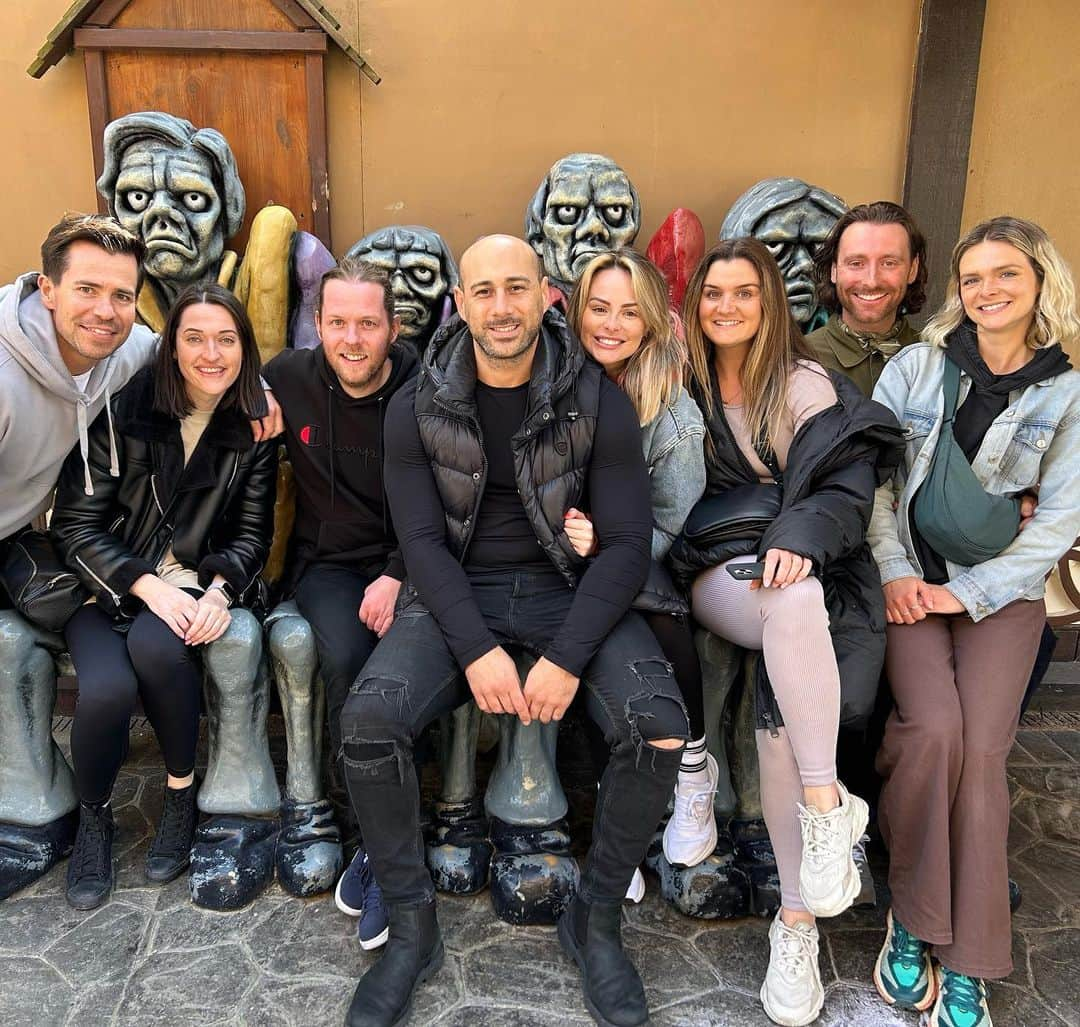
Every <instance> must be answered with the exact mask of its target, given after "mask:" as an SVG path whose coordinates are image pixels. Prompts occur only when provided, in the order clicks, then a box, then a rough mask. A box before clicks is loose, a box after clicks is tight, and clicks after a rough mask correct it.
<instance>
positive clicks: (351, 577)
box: [294, 563, 379, 787]
mask: <svg viewBox="0 0 1080 1027" xmlns="http://www.w3.org/2000/svg"><path fill="white" fill-rule="evenodd" d="M373 580H374V579H373V578H371V577H370V576H369V575H366V574H362V573H360V572H359V571H354V570H351V569H350V568H348V567H338V566H336V565H334V564H330V563H313V564H309V565H308V566H307V567H306V568H305V569H304V573H303V576H302V577H301V578H300V581H299V582H298V583H297V586H296V592H295V593H294V598H295V599H296V605H297V607H298V608H299V609H300V613H301V614H302V615H303V617H304V619H305V620H306V621H307V622H308V623H309V624H310V625H311V630H312V631H313V632H314V633H315V649H316V650H317V652H318V654H319V673H320V674H321V675H322V680H323V684H324V685H325V686H326V720H327V726H328V727H329V730H330V752H331V755H332V756H333V757H334V765H335V767H337V770H338V774H339V777H340V779H341V781H342V786H343V787H344V776H343V775H342V773H341V709H342V707H343V706H344V705H345V698H346V696H347V695H348V694H349V689H350V688H351V687H352V683H353V682H354V681H355V680H356V675H357V674H359V673H360V671H361V670H362V669H363V667H364V664H365V663H366V662H367V658H368V657H369V656H370V655H371V654H372V652H373V651H374V649H375V646H376V644H377V643H378V641H379V638H378V636H377V635H376V634H375V632H374V631H372V630H371V629H370V628H368V627H366V626H365V625H364V624H363V622H362V621H361V620H360V618H359V616H358V613H359V610H360V604H361V603H362V602H363V601H364V589H366V588H367V587H368V585H370V584H371V582H372V581H373Z"/></svg>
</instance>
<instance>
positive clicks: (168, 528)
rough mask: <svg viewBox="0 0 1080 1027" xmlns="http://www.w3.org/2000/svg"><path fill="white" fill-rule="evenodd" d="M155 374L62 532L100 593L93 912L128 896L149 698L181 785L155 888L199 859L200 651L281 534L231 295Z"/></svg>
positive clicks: (88, 869) (80, 728) (91, 816)
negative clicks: (137, 763) (194, 846)
mask: <svg viewBox="0 0 1080 1027" xmlns="http://www.w3.org/2000/svg"><path fill="white" fill-rule="evenodd" d="M162 339H163V342H162V344H161V346H160V347H159V350H158V355H157V358H156V360H155V362H154V364H153V365H151V366H149V367H146V368H144V369H143V370H142V371H140V372H139V373H138V374H137V375H135V377H134V378H132V380H131V381H130V382H129V383H128V384H127V386H125V388H124V389H123V390H122V391H121V392H120V393H119V394H118V395H117V396H115V397H114V398H113V400H112V401H111V404H110V405H109V406H108V407H107V408H106V409H105V410H104V411H103V412H102V413H101V415H100V416H99V417H98V418H97V420H96V421H95V422H94V424H93V425H92V427H91V429H90V436H89V446H88V451H87V452H86V453H85V454H83V453H82V452H81V451H80V449H79V447H76V448H75V449H74V450H72V452H71V454H70V455H69V456H68V458H67V461H66V462H65V464H64V467H63V469H62V470H61V473H60V480H59V483H58V485H57V493H56V506H55V509H54V511H53V516H52V522H51V526H50V530H51V532H52V535H53V537H54V539H55V541H56V544H57V547H58V549H59V551H60V553H61V554H62V556H63V558H64V560H65V561H66V562H67V563H68V564H69V565H70V566H71V567H72V569H73V570H75V571H76V573H78V574H79V576H80V578H81V579H82V581H83V584H84V585H85V586H86V587H87V588H88V589H89V590H90V593H91V595H92V596H93V599H92V600H91V601H89V602H88V603H87V604H86V605H85V606H83V607H82V609H80V610H79V611H78V612H77V613H76V614H75V616H74V617H72V618H71V620H70V621H69V622H68V624H67V627H66V628H65V637H66V640H67V644H68V647H69V649H70V651H71V657H72V661H73V663H74V665H75V671H76V674H77V676H78V685H79V698H78V707H77V709H76V713H75V720H74V723H73V725H72V729H71V750H72V761H73V763H74V767H75V780H76V786H77V789H78V791H79V799H80V819H79V832H78V835H77V837H76V841H75V851H74V852H73V853H72V857H71V863H70V865H69V867H68V881H67V899H68V902H69V903H70V904H71V905H72V906H74V907H75V908H76V909H93V908H95V907H96V906H99V905H100V904H101V903H102V902H104V901H105V899H106V898H107V897H108V894H109V891H110V889H111V887H112V877H113V871H112V840H113V833H114V830H115V825H114V821H113V816H112V811H111V809H110V806H109V797H110V794H111V792H112V787H113V783H114V781H115V779H116V775H117V773H118V771H119V769H120V765H121V764H122V762H123V760H124V757H125V754H126V751H127V740H128V721H129V718H130V716H131V713H132V710H133V708H134V706H135V700H136V698H137V697H138V698H141V699H142V703H143V708H144V709H145V711H146V714H147V716H148V717H149V719H150V723H151V725H152V726H153V728H154V732H155V733H156V735H157V737H158V741H159V742H160V744H161V748H162V752H163V754H164V758H165V768H166V771H167V772H168V778H167V782H166V789H165V801H164V810H163V813H162V817H161V822H160V823H159V825H158V829H157V834H156V836H155V838H154V841H153V844H152V845H151V847H150V851H149V854H148V856H147V861H146V875H147V877H148V878H149V879H150V880H152V881H159V882H164V881H170V880H172V879H173V878H175V877H177V876H179V875H180V873H182V872H183V870H184V869H185V868H186V867H187V865H188V852H189V850H190V848H191V841H192V837H193V835H194V830H195V822H196V818H197V814H196V809H195V781H194V767H195V746H196V741H197V739H198V727H199V699H200V690H201V685H202V673H201V665H200V662H201V661H200V658H199V651H198V646H200V645H205V644H208V643H210V642H213V641H214V640H215V639H217V638H220V637H221V635H222V634H224V633H225V631H226V630H227V628H228V626H229V623H230V615H229V607H230V605H232V604H233V603H235V602H242V601H243V599H244V597H245V596H246V595H247V594H249V593H254V592H255V591H256V590H257V579H258V575H259V572H260V571H261V569H262V566H263V562H264V561H265V559H266V554H267V552H268V549H269V545H270V539H271V535H272V533H273V506H274V490H275V484H276V473H277V446H276V444H275V443H273V442H262V443H258V444H256V443H255V442H254V441H253V439H252V434H251V427H250V424H249V420H250V419H251V418H252V417H258V416H260V415H261V414H262V413H264V412H265V400H264V398H263V394H262V389H261V387H260V384H259V366H260V365H259V351H258V348H257V346H256V344H255V337H254V333H253V331H252V328H251V324H250V322H249V321H248V318H247V314H246V313H245V311H244V309H243V307H242V306H241V305H240V304H239V302H238V301H237V300H236V298H235V297H234V296H233V295H232V294H231V293H230V292H228V291H226V290H225V289H223V288H221V287H220V286H217V285H201V286H200V285H195V286H191V287H189V288H187V289H186V290H184V292H182V293H181V294H180V296H179V297H177V300H176V304H175V306H174V307H173V309H172V310H171V311H170V313H169V317H168V320H167V321H166V323H165V327H164V330H163V332H162Z"/></svg>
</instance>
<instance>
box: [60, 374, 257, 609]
mask: <svg viewBox="0 0 1080 1027" xmlns="http://www.w3.org/2000/svg"><path fill="white" fill-rule="evenodd" d="M153 396H154V382H153V369H152V368H150V367H147V368H144V369H143V370H141V371H140V372H139V373H138V374H136V375H135V377H134V378H132V379H131V381H130V382H128V384H127V385H126V386H125V387H124V388H123V389H122V390H121V391H120V392H119V393H118V394H117V395H116V396H114V397H113V401H112V416H113V425H114V428H115V437H116V449H117V462H118V465H119V468H120V475H119V477H116V478H114V477H112V476H111V475H110V473H109V467H110V463H111V461H110V453H109V425H108V421H107V417H108V411H107V410H106V411H102V413H101V414H100V415H99V416H98V418H97V420H96V421H94V423H93V425H91V427H90V448H89V464H90V472H91V476H92V480H93V487H94V488H93V493H94V494H93V495H89V496H88V495H86V492H85V489H84V483H83V464H82V457H81V456H80V454H79V448H78V447H77V446H76V447H75V449H74V450H72V452H71V453H70V454H69V456H68V458H67V460H66V461H65V463H64V466H63V468H62V469H61V471H60V480H59V483H58V484H57V490H56V506H55V508H54V511H53V516H52V521H51V523H50V531H51V533H52V535H53V538H54V539H55V541H56V544H57V548H58V549H59V551H60V554H61V556H62V557H63V558H64V560H65V561H66V562H67V563H68V564H70V565H71V567H72V568H73V569H74V570H75V571H76V572H77V573H78V574H79V576H80V578H82V581H83V583H84V584H85V585H86V587H87V588H88V589H89V590H90V591H91V593H92V594H93V595H94V596H95V597H96V599H97V601H98V603H99V604H100V605H101V607H102V609H103V610H105V611H106V612H107V613H109V614H111V615H113V616H115V617H121V618H122V617H130V616H133V615H134V614H135V613H136V612H137V611H138V610H139V609H140V608H141V603H140V602H139V600H137V599H136V598H135V597H134V596H131V595H129V594H128V590H129V589H130V588H131V586H132V585H133V584H134V583H135V581H136V580H137V579H138V578H139V577H141V576H142V575H143V574H153V573H154V571H155V568H156V567H157V566H158V563H159V562H160V561H161V558H162V557H163V556H164V555H165V552H166V550H167V548H168V547H169V545H170V544H171V545H172V550H173V555H174V556H175V557H176V559H177V560H178V561H179V562H180V563H181V564H183V565H184V566H185V567H190V568H192V569H194V570H197V572H198V575H199V583H200V584H201V585H202V586H204V587H205V586H207V585H209V584H210V582H211V581H212V580H213V578H214V576H215V575H216V574H221V575H222V577H224V578H225V580H226V582H227V583H228V586H229V589H230V591H231V592H232V593H233V594H234V595H235V596H241V597H242V596H244V595H245V594H246V593H249V592H250V590H251V589H252V587H253V586H254V585H255V584H256V579H257V578H258V575H259V572H260V571H261V570H262V567H263V563H264V562H265V560H266V555H267V553H268V551H269V548H270V540H271V537H272V535H273V530H274V495H275V489H276V485H277V450H278V444H277V442H276V441H271V442H263V443H259V444H258V445H256V444H255V443H254V441H253V440H252V437H251V426H250V424H249V422H248V421H247V419H246V418H245V417H244V415H243V414H241V413H240V412H239V411H236V410H218V411H216V412H215V413H214V416H213V417H212V418H211V419H210V423H209V424H208V425H207V427H206V431H205V432H204V433H203V436H202V438H201V439H200V440H199V444H198V445H197V446H196V447H195V452H194V453H192V456H191V460H190V461H189V462H188V464H187V466H186V467H185V466H184V445H183V441H182V440H181V438H180V423H179V421H177V420H176V419H175V418H171V417H167V416H166V415H164V414H160V413H157V412H156V411H154V409H153Z"/></svg>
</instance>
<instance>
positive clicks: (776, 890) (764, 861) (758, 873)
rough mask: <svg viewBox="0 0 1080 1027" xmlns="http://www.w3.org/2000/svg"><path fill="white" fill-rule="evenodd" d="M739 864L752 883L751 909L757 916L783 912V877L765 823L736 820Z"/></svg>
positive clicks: (734, 830) (733, 827)
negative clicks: (781, 891) (781, 901)
mask: <svg viewBox="0 0 1080 1027" xmlns="http://www.w3.org/2000/svg"><path fill="white" fill-rule="evenodd" d="M729 826H730V829H731V837H732V839H733V840H734V842H735V862H736V865H738V866H740V867H741V868H742V869H743V871H744V872H745V874H746V876H747V877H748V878H749V879H750V909H751V912H753V913H754V914H755V915H756V916H760V917H771V916H775V915H776V911H777V910H778V909H779V908H780V873H779V871H778V870H777V869H776V855H775V853H774V852H773V847H772V842H771V841H770V840H769V831H768V829H767V828H766V827H765V821H764V820H734V819H733V820H732V821H731V824H730V825H729Z"/></svg>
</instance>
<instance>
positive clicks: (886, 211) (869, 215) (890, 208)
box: [814, 200, 928, 314]
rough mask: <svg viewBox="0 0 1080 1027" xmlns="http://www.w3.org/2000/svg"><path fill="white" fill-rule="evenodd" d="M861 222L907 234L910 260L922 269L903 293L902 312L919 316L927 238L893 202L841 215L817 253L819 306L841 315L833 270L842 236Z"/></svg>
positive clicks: (878, 202)
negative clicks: (901, 230)
mask: <svg viewBox="0 0 1080 1027" xmlns="http://www.w3.org/2000/svg"><path fill="white" fill-rule="evenodd" d="M860 223H865V224H870V225H899V226H900V227H901V228H903V229H904V231H905V232H907V237H908V248H909V249H910V251H911V257H912V259H913V260H914V259H918V261H919V267H918V270H917V271H916V272H915V280H914V281H913V282H912V283H911V284H910V285H909V286H908V287H907V292H905V293H904V298H903V300H902V301H901V303H900V313H902V314H917V313H918V312H919V311H920V310H922V308H923V304H924V303H925V302H926V278H927V274H928V269H927V266H926V239H925V238H924V237H923V234H922V232H921V231H920V230H919V226H918V225H917V224H915V219H914V218H913V217H912V216H911V215H910V214H909V213H908V212H907V211H906V210H904V208H903V207H901V206H900V204H898V203H890V202H889V201H888V200H875V201H874V202H873V203H861V204H859V206H857V207H852V208H851V210H849V211H848V212H847V213H846V214H842V215H841V216H840V218H839V220H838V221H837V222H836V224H835V225H833V229H832V231H831V232H830V233H829V237H828V238H827V239H826V240H825V241H824V242H823V243H822V244H821V246H820V247H818V250H817V252H816V253H815V254H814V285H815V286H816V288H817V301H818V306H821V307H824V308H825V309H826V310H827V311H828V312H829V313H830V314H839V313H840V300H839V298H838V297H837V295H836V286H835V285H834V284H833V281H832V269H833V265H834V264H835V263H836V254H837V252H838V251H839V249H840V236H842V235H843V234H844V232H846V231H847V230H848V229H849V228H850V227H851V226H852V225H855V224H860Z"/></svg>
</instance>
